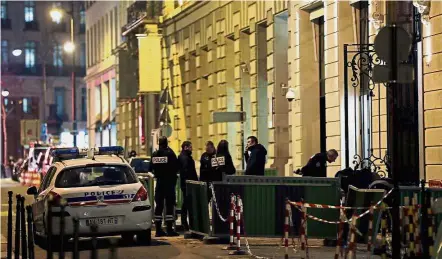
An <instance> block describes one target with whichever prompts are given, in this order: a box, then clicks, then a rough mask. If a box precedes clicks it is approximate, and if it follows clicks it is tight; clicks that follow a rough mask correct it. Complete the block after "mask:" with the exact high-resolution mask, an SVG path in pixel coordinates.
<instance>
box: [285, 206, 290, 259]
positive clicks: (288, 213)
mask: <svg viewBox="0 0 442 259" xmlns="http://www.w3.org/2000/svg"><path fill="white" fill-rule="evenodd" d="M289 217H290V203H289V202H288V199H287V200H286V203H285V219H284V248H285V257H284V258H285V259H288V258H289V228H290V226H289V224H290V219H289Z"/></svg>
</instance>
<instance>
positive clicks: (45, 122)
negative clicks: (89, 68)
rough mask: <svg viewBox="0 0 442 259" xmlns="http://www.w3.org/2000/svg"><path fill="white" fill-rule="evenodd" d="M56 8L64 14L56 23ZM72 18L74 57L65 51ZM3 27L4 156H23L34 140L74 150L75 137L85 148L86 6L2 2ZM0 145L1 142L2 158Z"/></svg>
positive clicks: (74, 3) (70, 51)
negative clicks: (73, 85)
mask: <svg viewBox="0 0 442 259" xmlns="http://www.w3.org/2000/svg"><path fill="white" fill-rule="evenodd" d="M54 8H58V9H60V10H64V11H65V12H66V13H65V14H64V15H62V16H61V17H59V19H56V20H55V21H54V20H53V19H52V18H51V15H50V13H51V10H53V9H54ZM72 8H73V9H72ZM70 14H73V19H74V20H75V21H76V23H75V27H74V31H73V35H74V36H75V38H74V41H75V43H74V44H75V49H74V51H73V52H72V50H71V49H69V48H67V49H66V48H65V44H66V43H67V42H69V41H70V34H71V28H70V22H69V15H70ZM1 23H2V29H1V44H2V49H1V88H2V91H3V92H4V91H5V90H6V91H7V92H8V93H7V96H2V118H3V119H2V126H3V123H4V122H5V127H2V139H3V138H4V136H5V135H6V136H7V149H6V150H7V155H8V157H9V156H12V157H14V159H18V158H21V157H24V153H25V152H27V150H28V149H29V146H30V144H31V143H35V142H37V141H38V142H40V143H47V144H52V145H63V146H73V144H74V143H73V138H74V136H73V135H74V134H75V135H77V139H78V141H77V143H78V146H88V144H87V141H88V137H87V136H86V134H87V130H86V118H87V117H86V114H87V110H86V108H87V106H86V104H87V103H86V101H87V97H86V87H85V83H84V76H85V71H86V60H85V58H86V55H85V51H86V45H85V37H84V32H85V10H84V3H82V2H53V1H20V2H19V1H1ZM73 57H74V58H75V61H74V62H73ZM72 72H75V74H74V75H75V91H76V103H75V108H73V94H72V91H73V90H72V89H73V87H72V76H73V73H72ZM3 92H2V93H3ZM74 110H75V111H77V112H76V120H77V129H76V131H74V125H73V124H74V123H73V122H74V118H73V111H74ZM4 146H5V144H4V142H3V141H2V151H3V152H2V153H3V154H4V151H5V149H4ZM3 157H6V156H3ZM3 157H2V160H3Z"/></svg>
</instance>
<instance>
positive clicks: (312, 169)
mask: <svg viewBox="0 0 442 259" xmlns="http://www.w3.org/2000/svg"><path fill="white" fill-rule="evenodd" d="M338 155H339V154H338V151H336V150H335V149H330V150H329V151H327V152H323V153H318V154H316V155H314V156H312V157H311V158H310V160H309V161H308V162H307V164H306V165H305V166H304V167H303V168H301V172H300V174H302V176H310V177H327V162H329V163H333V162H335V161H336V158H338Z"/></svg>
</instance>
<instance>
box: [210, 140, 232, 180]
mask: <svg viewBox="0 0 442 259" xmlns="http://www.w3.org/2000/svg"><path fill="white" fill-rule="evenodd" d="M212 164H213V165H214V166H215V167H216V174H215V175H216V179H215V180H213V181H222V180H223V179H224V177H225V175H234V174H235V173H236V169H235V165H233V160H232V156H231V155H230V152H229V142H228V141H227V140H224V139H223V140H221V141H220V142H219V143H218V147H217V152H216V160H215V161H214V162H212Z"/></svg>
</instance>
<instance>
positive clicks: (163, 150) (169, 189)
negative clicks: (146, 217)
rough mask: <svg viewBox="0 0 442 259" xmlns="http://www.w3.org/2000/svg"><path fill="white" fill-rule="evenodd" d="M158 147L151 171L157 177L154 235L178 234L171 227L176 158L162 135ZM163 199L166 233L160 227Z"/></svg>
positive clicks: (176, 168) (176, 167)
mask: <svg viewBox="0 0 442 259" xmlns="http://www.w3.org/2000/svg"><path fill="white" fill-rule="evenodd" d="M158 144H159V149H158V150H157V151H155V152H153V154H152V160H151V164H150V166H151V171H153V173H154V175H155V178H157V185H156V187H155V203H156V207H155V227H156V236H157V237H161V236H165V235H167V236H178V233H176V232H175V230H174V229H173V222H174V221H175V217H174V215H173V209H174V206H175V199H176V197H175V186H176V180H177V172H178V166H179V163H178V159H177V157H176V155H175V153H174V152H173V150H172V149H170V148H169V146H168V141H167V138H166V137H164V136H162V137H160V139H159V141H158ZM164 200H166V226H167V234H166V233H165V232H164V231H163V229H162V220H163V209H164Z"/></svg>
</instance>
